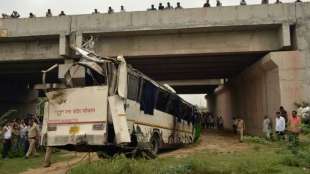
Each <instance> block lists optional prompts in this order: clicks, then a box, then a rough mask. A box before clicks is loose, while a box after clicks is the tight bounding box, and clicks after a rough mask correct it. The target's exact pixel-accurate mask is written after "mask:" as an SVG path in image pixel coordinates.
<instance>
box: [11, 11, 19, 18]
mask: <svg viewBox="0 0 310 174" xmlns="http://www.w3.org/2000/svg"><path fill="white" fill-rule="evenodd" d="M19 17H20V14H19V13H18V12H17V11H13V12H12V14H11V18H19Z"/></svg>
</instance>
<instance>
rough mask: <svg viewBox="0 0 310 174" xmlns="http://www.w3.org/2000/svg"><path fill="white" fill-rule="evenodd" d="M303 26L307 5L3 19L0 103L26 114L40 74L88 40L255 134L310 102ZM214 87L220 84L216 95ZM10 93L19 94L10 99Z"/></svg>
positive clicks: (309, 44)
mask: <svg viewBox="0 0 310 174" xmlns="http://www.w3.org/2000/svg"><path fill="white" fill-rule="evenodd" d="M309 20H310V3H296V4H295V3H291V4H272V5H251V6H231V7H214V8H195V9H183V10H167V11H150V12H126V13H114V14H96V15H74V16H62V17H51V18H45V17H42V18H41V17H40V18H32V19H28V18H27V19H26V18H25V19H0V80H1V82H2V83H1V84H3V85H2V86H3V87H1V88H2V89H5V90H2V92H1V93H3V94H1V96H6V97H3V98H2V99H1V100H2V103H8V102H7V101H10V102H9V103H18V105H19V106H20V107H22V108H29V110H31V108H32V107H31V106H30V104H29V103H33V102H34V101H35V98H36V97H35V95H34V94H33V93H31V95H29V93H28V91H31V87H32V85H33V84H35V83H39V82H40V75H41V74H40V70H41V69H44V68H47V67H48V66H50V65H52V64H54V63H63V62H66V61H67V60H70V58H71V57H73V56H74V55H73V54H72V52H71V50H70V49H69V46H70V45H72V44H74V45H77V46H81V45H82V42H83V40H85V39H87V38H88V37H90V36H94V37H95V40H96V45H95V51H96V52H97V53H98V54H99V55H102V56H117V55H119V54H122V55H124V56H125V57H126V58H127V61H128V62H129V63H130V64H132V65H133V66H134V67H135V68H137V69H139V70H141V71H142V72H144V73H146V74H147V75H149V76H151V77H152V78H154V79H156V80H159V81H169V82H178V83H177V84H175V86H176V88H177V90H178V91H179V92H182V93H208V100H209V104H210V109H211V110H213V111H214V112H216V113H217V114H219V115H222V116H224V118H225V126H226V127H230V123H231V117H232V116H240V117H243V118H244V119H245V121H246V122H247V123H248V128H249V131H250V132H252V133H257V132H259V130H260V126H261V121H262V118H263V116H264V115H266V114H268V115H270V116H273V115H274V112H275V111H276V110H277V109H278V107H279V106H280V105H283V106H285V107H286V108H287V109H288V110H292V109H293V108H294V105H293V103H294V102H301V101H310V34H309V29H310V21H309ZM53 75H54V78H53V77H51V78H50V79H51V81H56V80H57V79H56V78H55V77H57V71H55V72H54V74H53ZM210 79H211V80H210ZM212 79H225V84H224V85H223V86H222V87H221V88H218V89H217V90H216V91H215V92H214V89H215V88H216V87H217V86H218V85H219V84H220V83H217V84H211V82H212ZM205 80H207V81H208V80H210V81H208V82H206V83H200V82H202V81H205ZM11 86H13V87H14V88H12V87H11ZM12 89H14V90H12ZM27 89H28V90H27ZM16 90H18V91H24V92H23V93H22V94H23V95H22V94H20V95H17V96H15V95H14V96H15V97H11V96H10V93H11V92H13V93H14V91H16ZM8 91H9V92H8ZM26 96H28V97H26ZM26 98H27V100H25V99H26ZM25 101H27V102H26V103H27V104H26V106H27V107H24V106H25ZM3 105H5V104H3ZM6 105H7V104H6ZM7 107H11V105H10V106H6V107H3V108H7Z"/></svg>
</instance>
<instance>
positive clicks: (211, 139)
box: [22, 130, 249, 174]
mask: <svg viewBox="0 0 310 174" xmlns="http://www.w3.org/2000/svg"><path fill="white" fill-rule="evenodd" d="M247 148H249V145H247V144H244V143H239V141H238V137H237V136H236V135H234V134H232V133H230V132H219V131H216V130H207V131H204V133H203V135H202V136H201V138H200V141H199V143H198V144H195V145H190V146H187V147H183V148H179V149H176V150H170V151H166V152H163V153H161V154H160V155H159V158H163V157H176V158H181V157H184V156H188V155H191V154H193V153H197V152H199V151H201V150H205V149H209V150H213V151H217V152H219V153H221V152H236V151H241V150H244V149H247ZM87 155H88V154H86V153H78V154H76V157H74V158H73V159H71V160H69V161H62V162H57V163H54V164H52V166H51V167H49V168H43V167H42V168H37V169H30V170H28V171H26V172H23V173H22V174H47V173H48V174H65V173H67V171H68V170H69V169H70V168H71V167H73V166H74V165H76V164H78V163H80V162H81V161H87V160H89V159H90V160H91V161H95V160H98V157H97V155H96V154H95V153H92V154H91V155H90V158H88V156H87Z"/></svg>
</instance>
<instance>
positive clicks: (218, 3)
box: [2, 0, 302, 19]
mask: <svg viewBox="0 0 310 174" xmlns="http://www.w3.org/2000/svg"><path fill="white" fill-rule="evenodd" d="M301 2H302V0H295V3H301ZM281 3H282V1H281V0H275V4H281ZM261 4H269V0H262V2H261ZM240 5H241V6H244V5H247V2H246V0H241V1H240ZM216 6H217V7H220V6H222V2H221V1H220V0H216ZM203 7H204V8H209V7H212V6H211V3H210V0H206V2H205V3H204V4H203ZM173 9H175V10H178V9H183V7H182V5H181V3H180V2H177V3H176V6H175V7H173V6H172V5H171V3H170V2H167V4H166V6H164V5H163V3H159V4H158V7H157V8H156V7H155V5H154V4H152V5H151V7H150V8H148V9H147V11H157V10H173ZM125 11H126V10H125V7H124V6H123V5H121V6H120V12H125ZM107 13H108V14H112V13H114V9H113V8H112V7H111V6H109V7H108V11H107ZM92 14H100V12H99V10H98V9H94V11H93V12H92ZM45 16H46V17H52V16H53V14H52V11H51V9H48V10H47V12H46V15H45ZM58 16H66V13H65V12H64V11H61V12H60V13H59V14H58ZM19 17H20V14H19V13H18V12H17V11H15V10H14V11H13V12H12V14H11V15H8V14H6V13H2V18H4V19H8V18H19ZM35 17H36V15H35V14H34V13H32V12H30V13H29V18H35Z"/></svg>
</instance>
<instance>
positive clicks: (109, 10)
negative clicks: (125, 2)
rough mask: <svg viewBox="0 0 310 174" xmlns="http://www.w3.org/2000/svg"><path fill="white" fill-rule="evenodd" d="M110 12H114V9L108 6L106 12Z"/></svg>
mask: <svg viewBox="0 0 310 174" xmlns="http://www.w3.org/2000/svg"><path fill="white" fill-rule="evenodd" d="M112 13H114V10H113V8H112V7H111V6H110V7H109V9H108V14H112Z"/></svg>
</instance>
